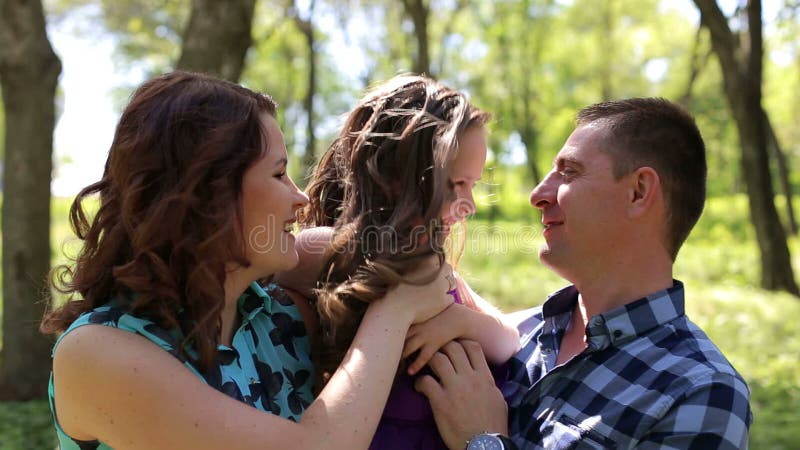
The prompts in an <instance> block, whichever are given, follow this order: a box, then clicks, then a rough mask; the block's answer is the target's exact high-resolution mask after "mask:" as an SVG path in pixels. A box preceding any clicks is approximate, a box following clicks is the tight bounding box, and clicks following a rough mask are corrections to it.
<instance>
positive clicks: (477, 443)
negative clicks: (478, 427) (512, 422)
mask: <svg viewBox="0 0 800 450" xmlns="http://www.w3.org/2000/svg"><path fill="white" fill-rule="evenodd" d="M466 450H517V445H516V444H514V442H513V441H511V439H509V438H507V437H505V436H503V435H502V434H499V433H481V434H478V435H475V436H473V438H472V439H470V440H469V442H467V448H466Z"/></svg>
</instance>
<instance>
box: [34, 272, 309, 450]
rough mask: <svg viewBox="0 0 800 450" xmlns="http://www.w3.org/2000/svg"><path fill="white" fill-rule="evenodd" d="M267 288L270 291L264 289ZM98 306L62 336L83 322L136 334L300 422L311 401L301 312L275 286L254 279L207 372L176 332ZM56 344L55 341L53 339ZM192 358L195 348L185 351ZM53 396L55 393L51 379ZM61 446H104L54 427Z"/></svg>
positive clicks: (235, 393) (234, 392) (223, 388)
mask: <svg viewBox="0 0 800 450" xmlns="http://www.w3.org/2000/svg"><path fill="white" fill-rule="evenodd" d="M267 292H269V293H267ZM110 305H113V306H109V305H107V306H101V307H98V308H96V309H94V310H92V311H90V312H88V313H86V314H84V315H82V316H81V317H79V318H78V319H77V320H76V321H75V322H74V323H73V324H72V325H71V326H70V327H69V329H68V330H67V331H66V332H65V333H64V334H63V335H62V336H61V337H63V336H64V335H66V334H67V333H69V332H70V331H72V330H74V329H75V328H78V327H80V326H83V325H87V324H101V325H105V326H109V327H114V328H117V329H120V330H124V331H128V332H131V333H135V334H139V335H141V336H142V337H144V338H146V339H148V340H149V341H151V342H153V343H154V344H156V345H158V346H159V347H161V348H162V349H163V350H164V351H166V352H168V353H170V354H171V355H173V356H174V357H176V358H177V359H178V360H180V361H181V362H182V363H183V364H184V366H186V367H187V368H188V369H189V370H190V371H191V372H192V373H194V374H195V375H196V376H198V377H199V378H200V379H202V380H203V381H205V382H206V383H207V384H208V385H210V386H211V387H213V388H214V389H216V390H218V391H220V392H222V393H223V394H225V395H227V396H229V397H231V398H234V399H236V400H239V401H241V402H243V403H245V404H248V405H250V406H252V407H254V408H257V409H259V410H262V411H266V412H270V413H272V414H275V415H279V416H281V417H283V418H286V419H289V420H291V421H294V422H296V421H298V420H299V419H300V416H301V415H302V414H303V412H304V411H305V409H306V408H308V405H309V404H311V402H312V401H313V399H314V396H313V393H312V389H313V386H312V383H313V379H314V376H313V374H314V368H313V366H312V364H311V343H310V341H309V338H308V334H307V332H306V329H305V326H304V324H303V321H302V318H301V316H300V312H299V311H298V310H297V307H296V306H295V305H294V302H292V300H291V298H290V297H289V296H288V295H286V293H285V291H283V289H282V288H280V287H278V286H277V285H270V286H268V287H267V288H266V290H265V289H264V288H262V287H261V286H260V285H258V284H257V283H252V284H251V285H250V287H249V288H248V289H247V291H245V293H244V294H242V296H241V297H240V298H239V300H238V308H239V313H240V314H241V317H242V321H241V325H240V326H239V328H238V329H237V330H236V331H235V333H234V335H233V339H232V342H231V345H230V346H223V345H220V346H219V348H218V360H217V362H218V363H217V364H216V365H214V366H213V367H211V368H210V369H209V370H208V371H206V372H205V373H200V371H199V370H198V369H197V368H196V367H194V366H193V365H192V364H191V362H190V361H189V359H187V358H185V357H184V356H182V354H181V352H179V351H178V349H179V347H180V345H182V344H181V343H182V341H183V338H182V335H181V333H180V331H179V330H165V329H163V328H161V327H159V326H158V325H157V324H155V323H154V322H152V321H150V320H147V319H146V318H143V317H136V316H133V315H131V314H128V313H127V312H126V311H125V310H124V308H122V307H120V306H119V305H118V304H116V303H114V302H112V303H110ZM56 345H58V342H57V343H56ZM185 354H187V355H188V356H189V357H190V358H194V357H196V352H194V351H193V349H191V348H188V349H185ZM50 395H51V398H52V396H53V395H54V391H53V387H52V379H51V386H50ZM56 430H57V431H58V437H59V443H60V448H61V449H62V450H80V449H89V448H96V449H107V448H108V446H106V445H105V444H103V443H100V442H97V441H92V442H81V441H76V440H74V439H71V438H70V437H69V436H67V435H66V434H65V433H63V431H62V430H61V429H60V427H59V426H58V423H57V422H56Z"/></svg>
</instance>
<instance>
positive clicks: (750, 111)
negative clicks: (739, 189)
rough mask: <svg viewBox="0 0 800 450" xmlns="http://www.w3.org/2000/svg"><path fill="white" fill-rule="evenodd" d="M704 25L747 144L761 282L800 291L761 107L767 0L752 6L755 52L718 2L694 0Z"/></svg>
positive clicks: (748, 181) (745, 154) (745, 165)
mask: <svg viewBox="0 0 800 450" xmlns="http://www.w3.org/2000/svg"><path fill="white" fill-rule="evenodd" d="M694 2H695V4H696V5H697V7H698V9H699V10H700V17H701V23H702V24H703V26H705V27H706V28H708V30H709V31H710V33H711V45H712V47H713V49H714V52H715V53H716V54H717V57H718V59H719V61H720V65H721V67H722V75H723V84H724V89H725V95H726V97H727V100H728V104H729V105H730V107H731V111H732V113H733V117H734V119H735V121H736V128H737V131H738V135H739V142H740V145H741V147H742V159H741V167H742V175H743V178H744V182H745V186H746V190H747V196H748V199H749V204H750V217H751V220H752V222H753V225H754V227H755V230H756V239H757V241H758V246H759V249H760V251H761V286H762V287H763V288H765V289H769V290H785V291H787V292H790V293H792V294H794V295H800V292H799V291H798V289H797V284H796V283H795V280H794V273H793V271H792V265H791V257H790V255H789V247H788V246H787V244H786V233H785V231H784V229H783V226H782V225H781V223H780V219H779V217H778V212H777V210H776V209H775V203H774V191H773V189H772V178H771V176H770V171H769V157H768V153H767V133H766V130H765V124H766V122H767V121H765V120H764V119H763V117H762V114H764V115H766V113H765V112H763V108H762V106H761V74H762V58H763V47H762V46H763V43H762V36H761V2H760V1H750V2H749V3H748V7H747V15H748V24H749V51H747V52H745V51H743V49H741V48H740V46H739V44H738V42H737V40H736V38H735V36H734V35H733V33H732V32H731V30H730V27H729V26H728V21H727V19H726V18H725V16H724V15H723V14H722V11H720V9H719V7H718V6H717V4H716V1H715V0H694Z"/></svg>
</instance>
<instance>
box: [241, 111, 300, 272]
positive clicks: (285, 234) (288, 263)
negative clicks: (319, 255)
mask: <svg viewBox="0 0 800 450" xmlns="http://www.w3.org/2000/svg"><path fill="white" fill-rule="evenodd" d="M261 124H262V126H263V127H264V130H265V131H266V136H267V138H266V141H267V142H266V146H267V148H266V149H265V151H264V156H262V157H261V159H259V160H257V161H256V162H254V163H253V165H252V166H250V168H248V169H247V171H245V173H244V179H243V181H242V223H243V230H242V233H243V234H242V236H243V237H244V241H245V245H246V253H245V254H246V256H247V259H248V260H249V261H250V269H253V271H254V272H257V273H254V275H255V276H256V277H265V276H267V275H271V274H273V273H275V272H277V271H280V270H289V269H291V268H293V267H294V266H296V265H297V260H298V257H297V251H296V250H295V246H294V236H293V235H292V234H291V228H292V225H293V224H294V222H295V220H296V218H295V214H296V213H297V210H298V209H300V208H302V207H303V206H304V205H305V204H306V203H308V197H307V196H306V195H305V194H304V193H303V192H302V191H300V189H298V188H297V186H296V185H295V184H294V181H292V179H291V178H289V174H288V173H287V172H286V164H287V162H288V158H287V154H286V145H285V144H284V142H283V133H281V130H280V128H279V127H278V123H277V122H276V121H275V118H273V117H272V116H270V115H268V114H262V115H261Z"/></svg>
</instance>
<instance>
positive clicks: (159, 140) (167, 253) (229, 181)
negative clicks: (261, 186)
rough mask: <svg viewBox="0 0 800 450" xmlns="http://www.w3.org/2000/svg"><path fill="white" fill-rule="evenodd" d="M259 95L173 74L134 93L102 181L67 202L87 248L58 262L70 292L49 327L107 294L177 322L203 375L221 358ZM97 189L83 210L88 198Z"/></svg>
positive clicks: (171, 325)
mask: <svg viewBox="0 0 800 450" xmlns="http://www.w3.org/2000/svg"><path fill="white" fill-rule="evenodd" d="M275 109H276V106H275V103H274V102H273V101H272V99H271V98H270V97H268V96H266V95H263V94H258V93H255V92H252V91H250V90H248V89H246V88H244V87H241V86H238V85H236V84H234V83H230V82H227V81H223V80H219V79H215V78H212V77H209V76H205V75H200V74H195V73H187V72H180V71H176V72H172V73H169V74H166V75H162V76H159V77H156V78H154V79H152V80H149V81H147V82H146V83H144V84H143V85H142V86H141V87H139V88H138V89H137V90H136V92H135V93H134V94H133V97H132V99H131V101H130V104H129V105H128V106H127V108H126V109H125V111H124V112H123V114H122V117H121V118H120V120H119V124H118V125H117V129H116V133H115V136H114V141H113V143H112V144H111V149H110V151H109V155H108V160H107V161H106V165H105V171H104V173H103V177H102V179H101V180H100V181H98V182H96V183H94V184H91V185H89V186H88V187H86V188H84V189H83V190H82V191H81V192H80V193H79V194H78V196H77V198H76V199H75V201H74V203H73V204H72V207H71V209H70V222H71V225H72V228H73V230H74V232H75V234H76V235H77V236H78V238H80V239H81V240H83V247H82V250H81V251H80V253H79V254H78V256H77V258H76V260H75V261H74V264H73V265H72V266H69V265H64V266H60V267H57V268H55V269H54V271H53V276H52V283H53V285H54V287H55V289H57V290H59V291H60V292H62V293H65V294H67V295H68V296H69V301H67V302H66V303H65V304H64V305H62V306H60V307H58V308H56V309H51V310H50V311H48V312H47V313H46V314H45V317H44V319H43V321H42V324H41V330H42V332H44V333H58V332H63V331H64V330H65V329H66V328H67V327H69V325H70V324H71V323H72V322H73V321H75V319H76V318H77V317H78V316H80V315H81V314H83V313H84V312H87V311H90V310H92V309H94V308H96V307H98V306H101V305H105V304H107V303H109V302H110V301H112V300H114V302H115V304H120V305H121V306H122V308H124V309H125V310H126V311H128V312H130V313H131V314H134V315H137V316H140V317H146V318H148V319H149V320H152V321H154V322H155V323H156V324H158V325H159V326H160V327H163V328H164V329H167V330H171V329H180V331H181V332H182V335H183V342H182V343H181V344H182V345H181V348H180V349H179V351H181V352H182V353H183V354H184V356H185V357H188V358H190V359H192V358H191V357H190V356H189V355H187V354H186V352H185V350H186V348H189V347H191V348H193V349H194V350H195V351H196V352H197V355H198V357H197V359H196V360H193V362H194V363H195V364H196V365H197V366H198V367H199V368H200V369H201V370H204V371H205V370H207V369H208V368H209V367H211V366H212V365H213V364H214V363H215V360H216V348H217V344H218V342H219V335H220V327H221V318H220V313H221V311H222V309H223V305H224V301H225V293H224V288H223V285H224V280H225V276H226V269H227V270H230V268H231V267H232V266H236V265H241V266H247V265H249V263H248V261H247V258H246V256H245V241H244V238H243V236H242V231H241V230H242V211H241V202H240V200H241V188H242V179H243V176H244V172H245V170H246V169H248V168H249V167H250V166H251V165H252V164H253V163H255V162H256V161H258V159H259V158H260V157H261V156H262V155H263V154H264V152H265V150H264V149H265V148H266V147H265V146H266V142H268V141H267V137H266V131H265V130H264V127H263V125H262V121H261V118H260V116H261V115H262V114H269V115H272V116H274V115H275ZM95 194H99V203H100V205H99V209H98V211H97V213H96V214H95V215H94V217H93V218H90V217H89V214H88V212H87V206H88V205H85V204H84V201H85V200H87V199H89V198H91V197H92V196H94V195H95Z"/></svg>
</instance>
